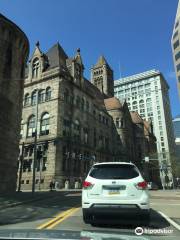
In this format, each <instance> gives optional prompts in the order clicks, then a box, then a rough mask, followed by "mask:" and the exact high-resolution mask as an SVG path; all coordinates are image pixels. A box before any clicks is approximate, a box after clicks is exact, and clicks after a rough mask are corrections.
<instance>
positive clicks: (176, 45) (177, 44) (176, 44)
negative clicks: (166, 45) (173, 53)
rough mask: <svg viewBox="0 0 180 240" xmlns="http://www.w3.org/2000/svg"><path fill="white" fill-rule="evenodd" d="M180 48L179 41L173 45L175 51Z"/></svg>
mask: <svg viewBox="0 0 180 240" xmlns="http://www.w3.org/2000/svg"><path fill="white" fill-rule="evenodd" d="M178 46H179V40H177V41H176V42H175V43H174V44H173V48H174V50H175V49H176V48H177V47H178Z"/></svg>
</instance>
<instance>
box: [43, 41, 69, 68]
mask: <svg viewBox="0 0 180 240" xmlns="http://www.w3.org/2000/svg"><path fill="white" fill-rule="evenodd" d="M46 56H47V57H48V60H49V67H48V69H51V68H54V67H57V66H60V65H65V64H66V59H67V58H68V56H67V54H66V53H65V51H64V50H63V48H62V47H61V46H60V44H59V43H56V44H55V45H54V46H53V47H52V48H50V49H49V50H48V52H47V53H46Z"/></svg>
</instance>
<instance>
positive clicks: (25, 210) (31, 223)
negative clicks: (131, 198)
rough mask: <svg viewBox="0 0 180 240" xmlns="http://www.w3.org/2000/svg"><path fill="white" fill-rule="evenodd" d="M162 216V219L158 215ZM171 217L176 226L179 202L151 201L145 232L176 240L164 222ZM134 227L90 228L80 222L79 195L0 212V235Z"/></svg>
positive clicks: (59, 195) (128, 230)
mask: <svg viewBox="0 0 180 240" xmlns="http://www.w3.org/2000/svg"><path fill="white" fill-rule="evenodd" d="M159 211H160V212H162V213H163V214H165V215H164V216H162V215H161V214H160V213H159ZM166 216H168V217H170V218H171V219H172V220H173V221H175V222H176V223H178V221H179V220H180V201H179V199H174V200H173V199H171V200H169V199H166V197H158V196H157V197H154V198H153V197H152V198H151V221H150V226H149V227H148V229H166V230H170V231H171V233H167V234H166V236H168V238H167V239H172V237H173V236H174V237H175V236H176V237H177V238H175V239H179V237H180V231H178V229H177V228H175V227H174V225H172V224H171V223H170V222H169V221H168V220H167V219H166ZM136 227H137V225H136V224H133V225H132V224H131V221H130V222H129V223H126V225H124V224H123V221H122V222H121V223H120V224H118V225H110V224H108V225H105V224H104V225H101V226H95V227H93V226H91V225H90V224H85V223H84V222H83V220H82V210H81V192H73V191H72V192H58V193H56V194H55V193H53V192H52V197H50V198H48V199H43V200H41V201H36V202H31V203H27V204H24V205H19V206H16V207H12V208H4V209H1V210H0V233H1V231H7V232H9V231H13V230H19V229H21V230H23V229H25V230H26V231H34V230H35V229H36V230H38V231H41V232H43V231H46V230H49V231H50V230H55V231H56V230H58V231H59V230H64V231H65V230H71V231H72V230H73V231H85V232H93V231H94V232H95V231H101V232H108V231H109V232H111V233H112V232H114V233H118V234H134V230H135V228H136Z"/></svg>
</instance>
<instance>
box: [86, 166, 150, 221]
mask: <svg viewBox="0 0 180 240" xmlns="http://www.w3.org/2000/svg"><path fill="white" fill-rule="evenodd" d="M82 212H83V220H84V222H85V223H90V224H95V223H96V222H97V220H98V218H105V216H107V215H111V216H112V217H114V218H116V219H118V216H119V215H121V214H125V215H126V216H127V215H129V214H130V215H133V216H140V218H139V219H141V220H143V221H144V222H146V224H148V222H149V217H150V206H149V193H148V187H147V182H146V181H145V180H144V179H143V177H142V175H141V173H140V171H139V170H138V169H137V167H136V166H135V165H134V164H132V163H127V162H104V163H97V164H94V165H93V167H92V168H91V170H90V172H89V174H88V176H87V178H86V179H85V181H84V183H83V189H82Z"/></svg>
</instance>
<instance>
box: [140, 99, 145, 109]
mask: <svg viewBox="0 0 180 240" xmlns="http://www.w3.org/2000/svg"><path fill="white" fill-rule="evenodd" d="M139 107H140V108H144V100H140V101H139Z"/></svg>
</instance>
